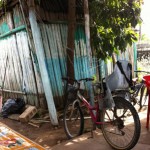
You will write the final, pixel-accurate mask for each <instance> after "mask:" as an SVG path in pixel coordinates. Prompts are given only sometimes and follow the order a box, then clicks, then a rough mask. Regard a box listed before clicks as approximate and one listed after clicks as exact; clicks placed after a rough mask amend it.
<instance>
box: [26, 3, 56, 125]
mask: <svg viewBox="0 0 150 150" xmlns="http://www.w3.org/2000/svg"><path fill="white" fill-rule="evenodd" d="M29 20H30V24H31V30H32V34H33V40H34V44H35V49H36V54H37V59H38V63H39V68H40V73H41V78H42V82H43V87H44V91H45V96H46V100H47V104H48V109H49V114H50V119H51V123H52V124H53V125H58V119H57V113H56V108H55V104H54V100H53V95H52V90H51V85H50V79H49V76H48V70H47V67H46V62H45V57H44V47H43V43H42V37H41V33H40V29H39V26H38V24H37V21H36V15H35V10H34V7H32V6H30V10H29Z"/></svg>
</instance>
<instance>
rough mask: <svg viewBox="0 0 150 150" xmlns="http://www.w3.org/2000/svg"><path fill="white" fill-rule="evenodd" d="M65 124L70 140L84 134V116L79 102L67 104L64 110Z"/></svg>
mask: <svg viewBox="0 0 150 150" xmlns="http://www.w3.org/2000/svg"><path fill="white" fill-rule="evenodd" d="M63 124H64V130H65V133H66V135H67V138H68V139H71V138H74V137H77V136H79V135H81V134H82V133H83V129H84V116H83V113H82V110H81V108H80V106H79V102H78V101H74V102H69V103H67V105H66V107H65V109H64V115H63Z"/></svg>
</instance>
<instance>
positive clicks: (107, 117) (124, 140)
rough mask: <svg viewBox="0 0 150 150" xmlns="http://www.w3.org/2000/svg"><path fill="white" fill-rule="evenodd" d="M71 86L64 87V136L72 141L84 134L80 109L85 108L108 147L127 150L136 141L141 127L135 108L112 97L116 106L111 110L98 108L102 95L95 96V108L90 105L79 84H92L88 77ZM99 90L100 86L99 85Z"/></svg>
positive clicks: (118, 98) (116, 97) (120, 98)
mask: <svg viewBox="0 0 150 150" xmlns="http://www.w3.org/2000/svg"><path fill="white" fill-rule="evenodd" d="M63 80H65V81H67V83H68V81H70V80H71V81H73V82H74V84H73V85H71V84H67V86H68V88H67V89H68V90H67V103H66V106H65V109H64V115H63V123H64V130H65V133H66V135H67V137H68V138H69V139H70V138H74V137H76V136H79V135H81V134H82V133H83V131H84V115H83V112H82V107H83V106H85V107H86V108H87V109H88V110H89V113H90V116H91V119H92V121H93V123H95V124H96V125H97V126H98V127H100V129H101V130H102V133H103V136H104V138H105V139H106V141H107V142H108V144H109V145H110V146H111V147H112V148H114V149H118V150H130V149H132V148H133V147H134V146H135V145H136V143H137V142H138V140H139V137H140V131H141V125H140V119H139V116H138V114H137V111H136V110H135V108H134V106H133V105H132V104H131V103H130V102H128V101H127V100H125V99H124V98H123V97H119V96H115V97H113V100H114V103H115V106H114V107H112V108H108V109H107V108H102V109H101V108H100V107H99V104H100V102H101V101H103V100H104V99H103V97H104V93H101V92H100V94H98V95H97V96H96V98H95V100H96V102H95V106H91V105H90V103H89V102H88V101H87V100H86V98H85V97H84V96H83V94H82V91H83V90H82V89H81V82H83V81H85V82H87V81H91V80H93V79H91V78H85V79H80V80H74V79H70V78H63ZM99 88H100V86H99Z"/></svg>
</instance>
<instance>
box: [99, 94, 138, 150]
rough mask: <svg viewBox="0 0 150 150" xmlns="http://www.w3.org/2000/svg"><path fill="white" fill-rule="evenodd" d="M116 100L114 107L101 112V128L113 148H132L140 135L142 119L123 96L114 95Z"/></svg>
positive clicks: (124, 149)
mask: <svg viewBox="0 0 150 150" xmlns="http://www.w3.org/2000/svg"><path fill="white" fill-rule="evenodd" d="M114 102H115V107H114V108H112V109H109V110H104V111H103V112H102V113H101V115H102V121H103V124H102V125H101V130H102V133H103V136H104V138H105V140H106V141H107V142H108V144H109V145H110V146H111V147H112V148H114V149H117V150H130V149H132V148H133V147H134V146H135V145H136V144H137V142H138V140H139V137H140V131H141V124H140V119H139V116H138V113H137V111H136V110H135V108H134V106H133V105H132V104H131V103H130V102H128V101H126V100H125V99H124V98H123V97H118V96H117V97H114ZM121 112H122V114H121ZM117 113H118V114H117ZM108 115H109V116H108ZM108 118H109V119H108ZM131 121H133V122H131Z"/></svg>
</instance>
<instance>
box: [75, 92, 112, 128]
mask: <svg viewBox="0 0 150 150" xmlns="http://www.w3.org/2000/svg"><path fill="white" fill-rule="evenodd" d="M77 96H78V98H79V100H80V101H81V102H82V103H83V105H85V106H86V108H87V109H88V110H89V113H90V116H91V118H92V121H93V122H94V123H95V124H99V125H101V124H104V122H101V121H97V120H98V118H99V117H100V116H99V104H98V102H96V104H95V106H91V105H90V103H89V102H88V101H87V100H86V99H85V98H84V97H83V96H82V95H81V94H80V92H79V91H78V92H77ZM99 96H100V95H99ZM77 101H78V100H77ZM106 114H107V112H106ZM107 116H108V118H109V119H110V117H109V115H108V114H107ZM110 120H111V119H110ZM105 123H106V122H105Z"/></svg>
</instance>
